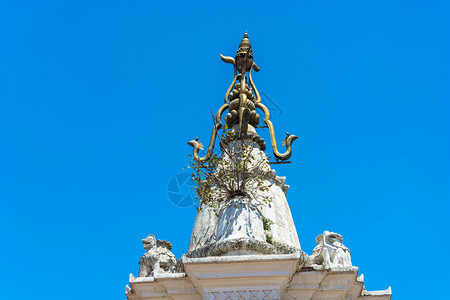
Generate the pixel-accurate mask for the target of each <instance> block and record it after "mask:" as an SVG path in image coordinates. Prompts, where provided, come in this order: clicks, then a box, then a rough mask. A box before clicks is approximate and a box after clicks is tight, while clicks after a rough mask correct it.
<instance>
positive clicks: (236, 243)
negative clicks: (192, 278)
mask: <svg viewBox="0 0 450 300" xmlns="http://www.w3.org/2000/svg"><path fill="white" fill-rule="evenodd" d="M297 251H299V249H297V248H294V247H291V246H288V245H284V244H277V247H275V246H274V245H271V244H269V243H267V242H262V241H258V240H255V239H251V238H239V239H229V240H225V241H223V242H218V243H214V244H212V245H208V246H205V247H202V248H199V249H196V250H194V251H191V252H189V253H188V254H187V255H186V256H187V257H191V258H198V257H207V256H222V255H225V254H230V253H236V252H242V253H247V254H248V253H257V254H291V253H295V252H297ZM301 252H302V251H301ZM302 253H303V252H302Z"/></svg>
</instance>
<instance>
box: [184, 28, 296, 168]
mask: <svg viewBox="0 0 450 300" xmlns="http://www.w3.org/2000/svg"><path fill="white" fill-rule="evenodd" d="M220 58H221V59H222V60H223V61H224V62H226V63H229V64H232V65H233V66H234V78H233V81H232V82H231V85H230V87H229V88H228V90H227V92H226V94H225V104H224V105H222V107H221V108H220V109H219V111H218V112H217V114H216V116H215V122H214V123H215V124H214V128H213V131H212V133H211V140H210V143H209V147H208V151H207V153H206V155H205V156H204V157H199V156H198V152H199V149H201V147H202V146H203V145H202V144H201V143H200V142H199V141H198V139H196V140H192V141H190V142H189V145H191V146H192V147H194V156H193V157H194V159H195V160H197V161H203V162H204V161H206V160H208V159H209V158H210V157H211V155H212V152H213V148H214V143H215V139H216V135H217V131H218V130H219V129H220V128H221V127H222V120H221V119H222V114H223V113H224V112H225V110H227V109H228V111H229V113H227V115H226V117H225V122H226V124H227V126H228V128H232V127H234V126H235V125H236V126H237V128H238V132H239V137H245V136H247V129H248V125H251V126H253V127H256V126H257V125H258V123H259V118H260V117H259V114H258V113H257V112H256V110H255V109H260V110H261V111H263V113H264V123H265V124H266V125H267V128H268V129H269V133H270V140H271V142H272V149H273V153H274V156H275V157H276V158H277V159H279V160H287V159H289V158H290V156H291V154H292V148H291V145H292V142H293V141H294V140H296V139H297V136H295V135H290V134H287V136H286V138H285V139H284V140H283V144H282V145H283V146H286V152H284V153H280V152H279V151H278V148H277V142H276V139H275V130H274V128H273V124H272V122H271V121H270V112H269V109H268V108H267V107H266V106H265V105H264V104H262V103H261V97H260V95H259V93H258V90H257V89H256V86H255V84H254V82H253V79H252V71H253V70H255V72H258V71H259V70H260V68H259V67H258V66H257V65H256V63H255V62H254V61H253V51H252V46H251V44H250V40H249V39H248V34H247V31H246V32H245V33H244V37H243V38H242V41H241V43H240V44H239V48H238V50H237V52H236V56H235V58H233V57H230V56H223V55H222V54H221V55H220ZM247 74H248V75H247ZM261 149H262V150H263V151H264V150H265V143H264V142H263V145H261Z"/></svg>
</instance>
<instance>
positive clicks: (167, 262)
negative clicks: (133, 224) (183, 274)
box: [139, 234, 177, 277]
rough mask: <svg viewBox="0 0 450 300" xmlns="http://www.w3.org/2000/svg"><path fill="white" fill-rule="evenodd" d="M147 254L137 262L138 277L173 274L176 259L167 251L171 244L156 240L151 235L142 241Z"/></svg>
mask: <svg viewBox="0 0 450 300" xmlns="http://www.w3.org/2000/svg"><path fill="white" fill-rule="evenodd" d="M142 243H143V244H144V249H145V250H147V252H146V253H145V254H144V255H142V257H141V259H140V260H139V277H148V276H154V275H155V274H157V273H173V272H174V271H175V265H176V263H177V259H176V257H175V255H173V253H172V252H170V251H169V250H170V249H172V244H171V243H169V242H167V241H161V240H156V239H155V236H154V235H153V234H150V235H149V236H148V237H146V238H145V239H143V240H142Z"/></svg>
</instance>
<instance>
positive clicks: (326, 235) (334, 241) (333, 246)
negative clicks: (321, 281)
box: [310, 230, 352, 269]
mask: <svg viewBox="0 0 450 300" xmlns="http://www.w3.org/2000/svg"><path fill="white" fill-rule="evenodd" d="M342 240H343V238H342V236H341V235H340V234H339V233H335V232H329V231H326V230H325V231H324V232H323V234H321V235H319V236H318V237H317V238H316V242H317V246H316V247H315V248H314V250H313V254H312V255H311V256H310V266H311V267H314V266H322V267H323V268H324V269H331V268H332V267H341V268H345V267H351V266H352V261H351V257H350V254H351V253H350V250H349V249H348V248H347V247H346V246H345V245H343V244H342Z"/></svg>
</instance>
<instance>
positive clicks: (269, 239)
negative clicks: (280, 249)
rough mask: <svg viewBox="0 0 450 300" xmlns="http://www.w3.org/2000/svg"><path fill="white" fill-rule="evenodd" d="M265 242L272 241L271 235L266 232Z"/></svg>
mask: <svg viewBox="0 0 450 300" xmlns="http://www.w3.org/2000/svg"><path fill="white" fill-rule="evenodd" d="M266 242H268V243H269V244H272V243H273V240H272V236H271V235H270V234H266Z"/></svg>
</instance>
